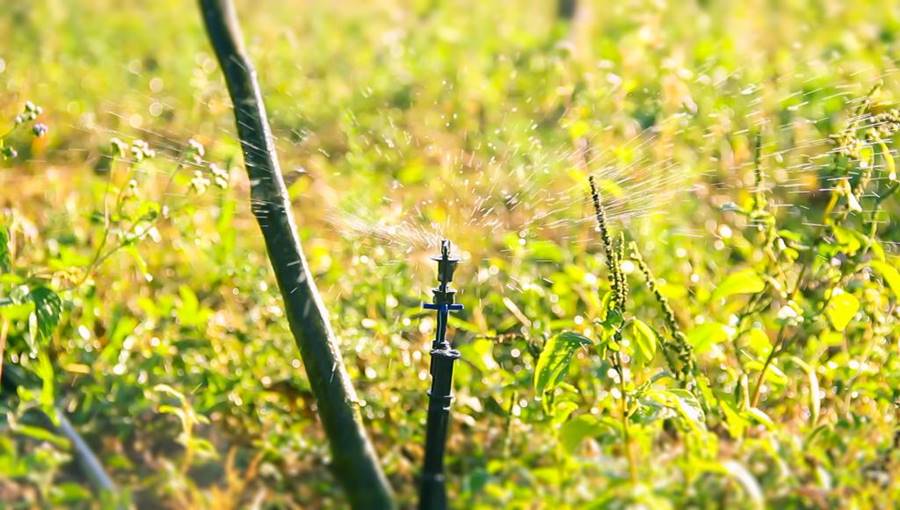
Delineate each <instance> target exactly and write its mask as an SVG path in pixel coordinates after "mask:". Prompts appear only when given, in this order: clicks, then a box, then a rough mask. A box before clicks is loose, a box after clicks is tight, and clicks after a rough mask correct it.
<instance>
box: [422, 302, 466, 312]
mask: <svg viewBox="0 0 900 510" xmlns="http://www.w3.org/2000/svg"><path fill="white" fill-rule="evenodd" d="M422 308H424V309H426V310H437V311H439V312H458V311H460V310H462V309H463V305H461V304H459V303H422Z"/></svg>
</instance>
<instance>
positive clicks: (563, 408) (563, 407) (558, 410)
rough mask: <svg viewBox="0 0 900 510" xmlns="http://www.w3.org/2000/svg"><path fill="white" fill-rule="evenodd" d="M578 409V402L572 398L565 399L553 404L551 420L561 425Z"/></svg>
mask: <svg viewBox="0 0 900 510" xmlns="http://www.w3.org/2000/svg"><path fill="white" fill-rule="evenodd" d="M576 409H578V404H576V403H575V402H572V401H571V400H563V401H562V402H559V403H557V404H556V405H554V406H553V420H551V421H552V422H553V424H554V425H559V424H561V423H562V422H564V421H566V419H567V418H568V417H569V415H570V414H572V413H573V412H574V411H575V410H576Z"/></svg>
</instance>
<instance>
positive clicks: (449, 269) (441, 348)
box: [419, 241, 463, 510]
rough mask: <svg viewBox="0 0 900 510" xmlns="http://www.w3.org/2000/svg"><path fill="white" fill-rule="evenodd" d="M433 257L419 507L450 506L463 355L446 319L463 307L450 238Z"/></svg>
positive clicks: (427, 306)
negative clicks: (457, 366)
mask: <svg viewBox="0 0 900 510" xmlns="http://www.w3.org/2000/svg"><path fill="white" fill-rule="evenodd" d="M434 260H435V261H437V263H438V273H437V276H438V282H439V286H438V287H436V288H435V289H433V290H432V291H431V293H432V302H431V303H425V304H424V305H423V307H424V308H425V309H426V310H434V311H435V312H437V327H436V329H435V334H434V341H433V342H432V344H431V352H430V354H431V367H430V370H429V371H430V372H431V389H430V390H429V391H428V416H427V422H426V424H425V459H424V465H423V468H422V479H421V486H420V492H419V509H420V510H445V509H446V508H447V488H446V479H445V476H444V453H445V450H446V445H447V432H448V429H449V427H450V406H451V404H452V402H453V363H454V362H455V361H456V360H457V359H459V357H460V354H459V351H457V350H455V349H453V348H451V345H450V342H449V341H448V340H447V322H448V319H449V316H450V312H455V311H458V310H462V308H463V307H462V305H459V304H456V303H454V301H455V298H456V291H455V290H453V288H452V287H450V281H451V280H452V279H453V273H454V271H456V267H457V263H458V262H459V261H458V260H457V259H452V258H450V242H449V241H443V242H442V243H441V256H440V257H438V258H435V259H434Z"/></svg>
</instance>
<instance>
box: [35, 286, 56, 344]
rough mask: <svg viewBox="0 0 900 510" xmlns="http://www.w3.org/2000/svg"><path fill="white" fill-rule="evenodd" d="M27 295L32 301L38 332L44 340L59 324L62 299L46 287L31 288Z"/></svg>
mask: <svg viewBox="0 0 900 510" xmlns="http://www.w3.org/2000/svg"><path fill="white" fill-rule="evenodd" d="M28 297H29V299H31V301H32V302H33V303H34V313H35V316H36V317H37V327H38V332H40V334H41V337H42V338H43V339H44V340H47V339H49V338H50V337H51V336H52V335H53V330H54V329H56V325H57V324H59V319H60V317H61V316H62V300H61V299H60V298H59V296H58V295H57V294H56V293H55V292H53V291H52V290H50V289H48V288H47V287H38V288H36V289H34V290H32V291H31V293H29V295H28Z"/></svg>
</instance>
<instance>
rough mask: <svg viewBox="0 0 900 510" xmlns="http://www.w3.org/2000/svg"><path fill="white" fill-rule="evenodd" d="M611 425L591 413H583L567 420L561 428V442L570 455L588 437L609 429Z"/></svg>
mask: <svg viewBox="0 0 900 510" xmlns="http://www.w3.org/2000/svg"><path fill="white" fill-rule="evenodd" d="M609 428H610V427H609V425H607V424H605V423H604V422H602V421H600V420H599V419H597V417H596V416H593V415H590V414H582V415H581V416H576V417H575V418H573V419H571V420H569V421H567V422H566V423H565V424H564V425H563V426H562V428H561V429H560V430H559V442H560V443H561V444H562V447H563V449H564V450H565V451H566V453H568V454H569V455H571V454H573V453H575V450H577V449H578V446H579V445H580V444H581V442H582V441H584V440H585V439H586V438H588V437H594V436H598V435H600V434H602V433H603V432H606V431H608V430H609Z"/></svg>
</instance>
